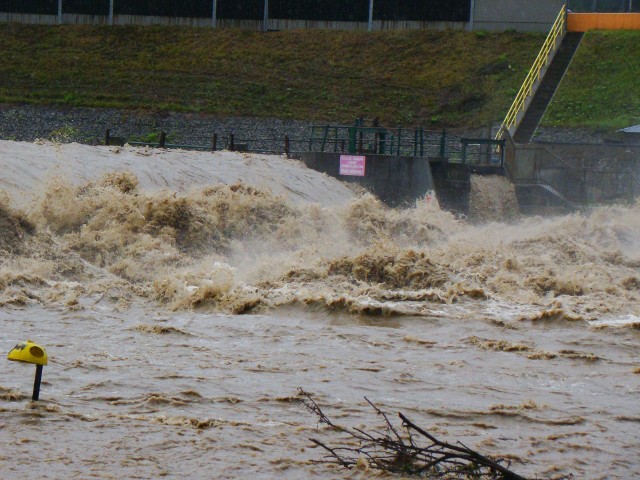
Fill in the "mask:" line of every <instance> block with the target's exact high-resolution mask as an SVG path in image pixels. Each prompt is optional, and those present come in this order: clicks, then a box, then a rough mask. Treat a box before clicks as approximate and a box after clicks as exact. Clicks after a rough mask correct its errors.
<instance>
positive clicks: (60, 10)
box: [58, 0, 62, 25]
mask: <svg viewBox="0 0 640 480" xmlns="http://www.w3.org/2000/svg"><path fill="white" fill-rule="evenodd" d="M58 24H59V25H62V0H58Z"/></svg>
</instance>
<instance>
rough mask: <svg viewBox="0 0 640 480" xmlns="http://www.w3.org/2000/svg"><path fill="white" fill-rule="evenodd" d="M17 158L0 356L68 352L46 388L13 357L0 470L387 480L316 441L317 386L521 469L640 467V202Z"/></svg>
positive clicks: (184, 156)
mask: <svg viewBox="0 0 640 480" xmlns="http://www.w3.org/2000/svg"><path fill="white" fill-rule="evenodd" d="M0 158H1V160H2V164H3V168H4V174H3V177H2V182H1V183H0V185H1V186H2V188H3V189H4V190H5V191H6V194H4V196H3V197H2V199H1V200H0V262H1V263H0V306H1V308H0V331H1V332H2V347H3V348H4V350H5V351H6V352H8V351H9V350H10V349H11V348H12V347H13V345H14V344H15V343H17V342H18V341H20V340H26V339H27V338H30V339H32V340H34V341H37V342H39V343H41V344H43V345H44V346H45V347H47V351H48V354H49V357H50V362H49V365H48V366H47V367H45V368H44V377H43V385H42V391H41V401H39V402H31V401H30V400H29V399H30V388H31V382H32V375H33V370H32V368H31V367H30V366H27V365H24V364H19V363H14V362H6V361H4V362H3V363H2V367H0V445H1V448H0V474H2V477H9V476H12V475H13V476H18V475H25V474H29V475H30V476H32V477H41V478H67V477H78V478H157V477H167V478H178V477H184V476H185V475H189V476H191V477H193V478H246V477H252V478H274V477H281V478H292V479H294V478H322V479H325V478H370V477H372V476H378V475H380V476H384V475H382V474H378V473H375V472H371V471H366V470H364V469H359V470H355V471H344V470H341V469H338V468H336V467H333V466H331V465H326V464H322V463H320V464H319V463H317V461H318V460H321V459H322V458H323V453H322V452H321V451H319V450H318V449H317V448H312V446H311V445H312V444H311V442H310V441H309V438H311V437H313V438H319V439H322V440H323V441H325V442H326V443H329V444H335V442H338V443H339V441H341V439H340V438H338V437H336V436H335V433H334V432H332V431H330V430H328V429H326V428H324V427H322V426H319V425H318V422H317V418H315V417H313V416H312V415H311V414H310V413H309V412H307V411H306V410H305V409H304V408H303V406H302V405H301V404H300V403H299V402H298V401H297V392H298V388H303V389H304V390H305V391H307V392H310V393H311V394H312V395H313V397H314V398H315V400H316V401H317V402H318V403H319V404H320V405H321V406H322V407H323V408H324V410H325V412H326V413H328V414H329V415H330V416H332V417H333V418H334V419H335V420H336V421H338V422H339V423H342V424H345V425H360V426H366V427H367V428H371V429H376V428H379V427H380V426H381V424H380V418H379V417H377V416H376V414H375V412H373V411H372V409H371V408H370V407H369V406H368V405H367V403H366V401H365V399H364V397H365V396H366V397H367V398H368V399H369V400H371V401H372V402H374V403H375V404H376V405H377V406H378V407H380V408H382V409H383V410H385V411H387V412H388V413H391V414H395V413H396V412H403V413H404V414H405V415H407V416H409V417H410V418H411V419H412V420H413V421H414V422H415V423H417V424H419V425H421V426H422V427H424V428H426V429H428V430H429V431H431V432H433V433H435V434H436V435H437V436H439V437H441V438H443V439H445V440H448V441H450V442H455V441H461V442H463V443H464V444H465V445H467V446H469V447H471V448H474V449H477V450H478V451H480V452H482V453H485V454H489V455H500V456H503V457H506V458H508V459H510V460H511V462H512V463H511V467H512V469H513V470H514V471H517V472H518V473H520V474H522V475H526V476H531V477H534V476H536V475H537V476H539V477H542V478H552V477H554V476H562V475H567V474H569V473H573V474H574V475H575V477H576V478H594V479H596V478H602V479H604V478H620V479H623V478H624V479H627V478H635V477H637V476H640V460H639V455H638V454H639V453H640V451H639V450H638V445H640V428H639V427H640V401H639V398H640V361H639V360H638V352H639V346H640V206H639V205H631V206H612V207H602V208H599V209H595V210H593V211H591V212H588V213H583V214H575V215H568V216H561V217H553V218H541V217H535V218H531V217H530V218H518V216H517V214H515V213H514V211H513V209H512V208H511V207H505V204H512V203H509V202H510V201H509V202H504V201H501V202H500V205H498V206H497V207H495V206H492V205H491V202H492V200H494V199H495V197H496V195H491V194H489V193H490V192H498V191H499V192H500V195H504V196H505V197H509V192H508V188H505V187H504V185H498V184H499V182H498V181H496V180H487V179H481V178H478V179H475V181H474V185H473V189H472V196H473V197H474V202H475V206H474V208H472V212H474V211H475V212H478V213H477V218H471V219H469V220H466V219H456V218H455V217H453V216H452V215H451V214H449V213H447V212H443V211H441V210H439V209H438V207H437V205H434V204H433V202H430V203H428V202H417V203H416V205H415V206H411V207H408V208H406V209H396V210H394V209H389V208H386V207H384V206H383V205H381V204H380V203H379V202H378V201H377V200H376V199H375V198H373V197H371V196H369V195H366V194H365V195H356V194H354V193H353V192H352V191H350V190H349V189H348V188H347V187H345V186H344V185H343V184H341V183H340V182H338V181H336V180H333V179H330V178H328V177H326V176H324V175H321V174H318V173H316V172H311V171H308V170H306V169H304V167H303V166H301V165H300V164H298V163H297V162H294V161H290V160H286V159H283V158H280V157H265V156H257V157H251V156H242V155H240V154H221V156H218V157H216V156H213V155H211V154H205V153H203V154H195V153H188V152H170V153H168V152H164V153H157V154H154V153H149V152H145V151H141V150H135V149H129V148H128V147H126V148H124V149H121V150H118V149H105V148H98V147H82V146H77V145H71V146H60V145H51V144H44V145H35V144H21V143H14V142H0ZM234 165H235V167H234ZM208 172H215V175H213V174H212V175H209V173H208ZM212 176H215V178H213V179H211V178H209V177H212ZM496 182H498V184H496ZM494 207H495V208H494ZM492 212H494V213H496V215H492V214H491V213H492ZM495 217H500V218H508V219H509V222H508V223H506V222H503V223H500V222H496V221H494V220H495Z"/></svg>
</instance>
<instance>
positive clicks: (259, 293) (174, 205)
mask: <svg viewBox="0 0 640 480" xmlns="http://www.w3.org/2000/svg"><path fill="white" fill-rule="evenodd" d="M481 182H485V183H486V182H487V181H486V180H482V181H481ZM0 207H1V208H0V221H2V222H3V225H5V226H6V227H7V228H6V229H5V230H3V232H4V233H3V236H2V238H1V239H0V241H1V243H2V245H3V246H5V248H2V250H1V254H2V257H3V264H2V266H1V267H0V304H3V305H17V306H19V305H26V304H29V303H30V302H37V303H42V304H54V305H60V306H63V307H65V308H69V309H73V308H75V309H82V308H83V301H82V299H83V298H94V299H96V298H97V299H98V300H100V299H101V300H100V301H104V297H105V296H107V297H108V298H117V299H118V300H117V301H118V302H119V305H120V306H121V307H123V308H126V306H127V305H128V304H129V303H130V301H131V300H132V299H134V298H150V299H153V300H155V301H157V302H158V303H159V304H164V305H167V306H168V307H170V308H172V309H185V308H186V309H190V308H206V309H210V310H215V311H221V312H230V313H246V312H253V311H256V310H260V309H265V308H270V307H277V306H283V305H287V304H292V303H293V304H296V303H299V304H303V305H314V306H319V307H321V308H327V309H329V310H334V309H336V308H337V309H342V310H346V311H349V312H353V313H364V314H373V315H389V314H401V315H413V314H416V315H420V314H425V312H427V311H426V310H425V307H424V302H436V303H448V304H455V303H460V302H467V301H473V302H485V301H487V300H491V301H498V302H508V303H511V304H520V305H540V306H542V307H544V306H547V307H548V308H546V309H544V308H542V309H541V310H542V313H540V314H535V313H531V314H528V315H531V316H529V317H528V318H531V320H533V321H539V320H545V321H559V320H569V321H573V320H581V319H583V318H586V319H589V318H594V317H596V316H598V315H603V314H606V315H621V314H637V313H638V308H637V305H638V300H639V297H640V295H639V294H638V288H637V287H638V285H639V283H638V277H637V266H638V265H639V264H640V242H639V241H638V238H640V235H638V234H639V233H640V215H639V214H638V213H639V212H638V211H639V210H640V207H639V206H638V205H634V206H630V207H603V208H601V209H597V210H595V211H593V212H592V213H590V214H588V215H577V214H576V215H568V216H564V217H557V218H546V219H543V218H529V219H522V220H519V221H518V222H517V223H511V224H505V223H489V224H486V225H479V226H474V225H469V224H466V223H465V222H464V221H461V220H458V219H455V218H454V217H453V216H452V215H450V214H448V213H446V212H442V211H440V210H439V209H438V208H437V207H435V206H433V205H425V204H423V203H419V204H417V205H416V206H415V207H413V208H408V209H403V210H394V209H390V208H387V207H385V206H384V205H382V204H381V203H380V202H379V201H378V200H376V199H375V198H373V197H371V196H369V195H365V196H363V197H360V198H358V199H356V200H354V201H353V202H351V203H350V204H348V205H345V206H344V207H320V206H318V205H291V204H289V203H288V202H287V201H286V200H285V199H284V197H281V196H278V195H274V194H272V193H270V192H269V191H267V190H261V189H257V188H255V187H251V186H248V185H243V184H235V185H214V186H211V187H205V188H200V189H198V190H193V191H191V192H190V193H187V194H181V195H178V194H177V193H175V192H172V191H160V192H145V191H142V190H140V187H139V181H138V179H137V178H136V177H135V176H134V175H133V174H131V173H127V172H121V173H109V174H106V175H104V176H103V177H102V178H101V179H98V180H96V181H92V182H89V183H86V184H84V185H81V186H74V185H71V184H69V183H66V182H64V181H62V180H61V179H56V180H52V181H50V182H49V183H48V185H47V188H46V189H44V192H43V194H42V195H41V196H40V197H39V199H38V201H37V202H34V206H32V208H30V209H27V211H26V213H18V212H17V211H16V209H15V208H14V207H12V206H11V205H9V204H8V203H7V200H6V199H5V200H4V201H3V203H2V204H1V205H0ZM114 289H115V290H114ZM110 291H111V292H112V293H111V294H108V292H110ZM100 296H102V297H100ZM418 304H421V305H420V306H419V305H418ZM431 311H433V309H429V312H431Z"/></svg>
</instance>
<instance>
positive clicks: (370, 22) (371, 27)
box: [367, 0, 373, 31]
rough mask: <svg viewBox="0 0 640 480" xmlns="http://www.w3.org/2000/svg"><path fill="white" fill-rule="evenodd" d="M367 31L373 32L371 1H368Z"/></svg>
mask: <svg viewBox="0 0 640 480" xmlns="http://www.w3.org/2000/svg"><path fill="white" fill-rule="evenodd" d="M367 30H368V31H371V30H373V0H369V24H368V26H367Z"/></svg>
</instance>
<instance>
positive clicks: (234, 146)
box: [229, 133, 236, 152]
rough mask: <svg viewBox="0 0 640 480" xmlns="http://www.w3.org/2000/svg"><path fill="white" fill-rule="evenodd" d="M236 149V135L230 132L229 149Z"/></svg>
mask: <svg viewBox="0 0 640 480" xmlns="http://www.w3.org/2000/svg"><path fill="white" fill-rule="evenodd" d="M235 149H236V144H235V137H234V135H233V133H231V134H229V151H231V152H233V151H234V150H235Z"/></svg>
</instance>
